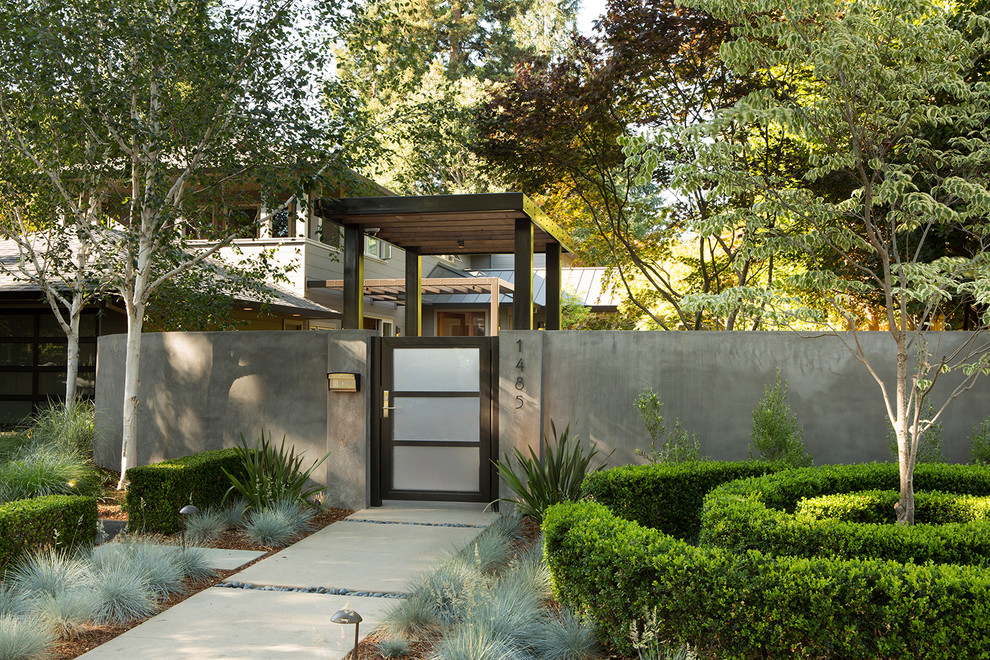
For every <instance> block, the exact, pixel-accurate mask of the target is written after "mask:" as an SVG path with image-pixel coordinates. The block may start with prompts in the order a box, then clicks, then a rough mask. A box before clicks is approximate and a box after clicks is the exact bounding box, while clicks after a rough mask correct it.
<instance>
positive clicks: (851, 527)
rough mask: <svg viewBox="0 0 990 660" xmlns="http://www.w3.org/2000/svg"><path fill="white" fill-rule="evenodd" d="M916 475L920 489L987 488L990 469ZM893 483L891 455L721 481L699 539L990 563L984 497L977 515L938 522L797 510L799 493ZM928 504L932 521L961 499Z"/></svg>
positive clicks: (976, 492) (740, 546) (794, 550)
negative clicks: (863, 519)
mask: <svg viewBox="0 0 990 660" xmlns="http://www.w3.org/2000/svg"><path fill="white" fill-rule="evenodd" d="M914 479H915V489H916V490H917V491H918V492H919V493H923V492H931V491H940V492H944V493H959V494H964V495H972V496H978V497H979V498H984V497H986V496H990V473H988V472H987V470H986V469H985V468H982V467H975V466H967V465H919V466H918V467H917V468H916V471H915V477H914ZM898 489H899V477H898V466H897V465H893V464H890V463H887V464H877V463H869V464H863V465H836V466H825V467H819V468H804V469H800V470H792V471H788V472H781V473H778V474H771V475H767V476H764V477H760V478H754V479H747V480H742V481H736V482H732V483H728V484H724V485H722V486H719V487H718V488H715V489H714V490H712V492H711V493H709V494H708V496H707V497H706V498H705V502H704V508H703V510H702V528H701V538H700V542H701V544H702V545H715V546H719V547H722V548H726V549H729V550H731V551H733V552H736V553H741V554H742V553H745V552H747V551H748V550H759V551H761V552H765V553H768V554H772V555H792V556H801V557H808V558H815V557H820V556H823V555H833V556H835V557H841V558H849V559H863V560H865V559H885V560H892V561H898V562H914V563H918V564H920V563H923V562H928V561H930V562H934V563H936V564H967V565H974V566H990V524H987V523H986V522H984V521H982V520H981V518H982V516H983V514H982V510H983V507H985V504H984V503H981V502H979V501H978V500H976V499H973V500H969V502H970V503H971V504H972V507H973V508H974V509H975V511H976V512H979V513H978V516H977V517H976V520H975V521H974V522H965V523H945V524H941V525H934V524H930V525H913V526H905V525H875V524H874V525H864V524H857V523H852V522H844V521H843V520H839V519H823V520H815V519H812V518H810V517H805V516H801V515H795V513H794V512H795V511H797V509H798V504H799V502H800V501H801V500H802V499H808V498H817V497H821V496H824V495H832V494H838V493H857V492H860V491H864V490H898ZM931 507H932V509H933V517H934V520H933V522H935V521H938V520H941V519H950V516H951V515H953V514H952V510H953V509H955V510H956V511H959V510H960V509H961V508H965V507H966V500H965V499H964V500H961V501H960V503H959V505H958V506H955V507H953V506H950V505H948V504H945V502H944V500H943V501H942V502H939V501H938V498H937V497H936V499H935V502H934V503H933V504H932V505H931Z"/></svg>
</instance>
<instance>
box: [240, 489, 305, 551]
mask: <svg viewBox="0 0 990 660" xmlns="http://www.w3.org/2000/svg"><path fill="white" fill-rule="evenodd" d="M313 515H314V511H313V510H312V508H310V507H309V505H302V504H299V502H298V501H296V500H282V501H280V502H274V503H272V504H268V505H265V506H262V507H260V508H258V509H255V510H252V511H250V512H249V513H248V517H247V522H246V523H245V524H244V534H245V535H246V536H247V537H248V538H249V539H251V540H252V541H254V542H255V543H258V544H260V545H263V546H266V547H270V548H280V547H283V546H286V545H288V544H289V543H290V542H291V541H292V540H294V539H296V538H297V537H299V536H300V535H301V534H303V533H304V532H306V531H308V530H309V529H310V521H311V520H312V519H313Z"/></svg>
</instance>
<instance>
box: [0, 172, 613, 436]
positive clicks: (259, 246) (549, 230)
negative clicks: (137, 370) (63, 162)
mask: <svg viewBox="0 0 990 660" xmlns="http://www.w3.org/2000/svg"><path fill="white" fill-rule="evenodd" d="M338 192H340V191H338ZM378 192H380V191H378ZM368 200H377V201H373V202H372V203H375V204H378V205H379V206H381V207H382V208H383V209H384V210H385V211H386V213H382V214H375V213H373V212H370V211H369V207H368V203H369V202H368ZM383 200H384V201H383ZM348 204H350V205H351V206H352V207H353V208H350V209H347V208H343V211H342V210H341V209H342V206H343V207H346V206H347V205H348ZM383 204H384V206H382V205H383ZM450 204H455V205H464V204H466V205H467V206H466V207H465V208H454V207H450V208H446V207H445V206H444V205H450ZM306 206H307V210H305V211H303V210H301V209H300V208H297V207H294V206H290V207H289V208H288V209H286V210H283V211H281V212H278V213H274V214H268V213H267V212H266V210H265V208H264V207H263V206H261V205H258V206H255V207H252V206H245V207H244V208H243V209H241V211H242V214H243V215H244V216H245V218H248V217H249V216H250V218H251V222H250V223H247V222H246V226H250V227H251V229H250V230H249V231H246V232H245V235H244V237H242V238H238V239H235V240H234V241H233V245H232V246H230V247H228V248H224V249H222V250H221V251H220V257H221V258H224V257H226V258H227V259H231V258H233V257H234V255H235V253H236V252H239V253H240V254H241V255H243V256H246V257H250V256H252V255H257V254H259V253H260V252H262V251H273V254H274V259H275V261H276V263H279V264H284V265H285V270H286V271H287V277H288V282H283V283H279V284H269V285H268V289H269V294H270V297H271V301H270V302H269V303H268V304H266V305H263V304H262V303H261V301H259V300H257V299H252V298H251V297H250V296H239V297H238V298H237V299H235V301H234V304H235V309H234V314H233V315H234V317H235V318H236V320H237V321H238V322H239V323H240V325H239V329H242V330H332V329H341V328H348V327H353V328H362V329H368V330H375V331H377V332H378V333H379V334H380V335H382V336H386V337H389V336H399V335H403V336H490V335H496V334H498V330H499V328H511V327H520V324H519V323H517V321H520V320H521V321H524V322H523V323H522V325H525V324H526V323H529V324H530V325H529V326H528V327H534V328H535V327H551V328H555V327H559V300H560V298H559V296H560V293H559V291H560V288H561V283H562V282H564V283H566V282H571V283H573V284H572V286H574V287H575V288H573V289H572V294H579V295H580V297H581V298H582V299H583V300H592V299H594V300H595V301H596V302H597V303H598V304H599V307H600V308H601V309H614V306H615V305H616V304H617V303H616V301H614V300H613V299H612V297H611V296H608V295H607V294H604V295H603V293H602V289H601V282H602V277H601V274H602V272H603V269H571V268H569V266H570V265H571V261H572V260H571V259H570V258H569V256H568V255H567V254H566V250H565V251H561V250H560V245H561V242H563V243H567V244H569V238H568V237H566V235H564V234H563V233H562V232H560V231H559V229H558V228H556V226H555V225H553V223H552V222H550V221H549V219H547V218H546V217H545V216H543V215H542V211H539V210H538V209H537V208H536V207H535V205H533V204H532V202H530V201H529V200H528V198H526V197H525V196H524V195H521V194H519V193H507V194H499V195H470V196H456V197H454V196H450V197H442V196H439V197H433V198H401V197H394V196H387V197H377V198H332V199H329V200H321V201H320V202H318V203H313V204H309V205H306ZM496 207H497V208H496ZM501 207H506V208H501ZM516 207H518V208H516ZM412 208H415V209H416V213H412V212H410V210H409V209H412ZM451 208H453V209H454V211H451V210H450V209H451ZM431 209H432V210H431ZM513 209H515V210H513ZM437 218H440V219H439V220H438V219H437ZM506 223H508V224H509V225H510V228H509V229H508V230H506V229H505V227H506ZM530 223H532V224H530ZM378 225H381V226H378ZM524 225H525V226H527V227H529V230H528V231H529V233H530V235H535V236H536V241H537V242H538V243H539V244H538V246H537V247H538V248H542V249H544V250H547V253H546V254H539V253H537V254H533V246H532V245H530V248H529V249H530V251H529V253H528V255H526V256H524V258H523V259H522V261H523V262H526V263H523V264H521V267H520V264H517V259H516V258H515V257H513V256H510V255H506V254H497V253H493V251H495V250H501V251H502V252H504V251H506V246H511V247H512V248H516V247H517V246H516V245H515V243H516V242H517V239H518V236H517V234H518V233H519V232H518V231H516V229H514V228H516V227H521V226H524ZM534 228H535V229H534ZM534 232H535V234H534ZM554 234H556V236H554ZM522 235H525V233H523V234H522ZM386 239H389V240H386ZM558 239H559V240H558ZM348 240H352V241H355V243H357V244H358V245H359V246H360V250H359V254H357V255H354V254H352V255H350V257H348V252H347V241H348ZM532 240H533V239H532V238H531V242H532ZM208 244H209V241H206V240H203V241H196V240H193V241H192V242H191V246H192V247H193V248H195V247H196V246H197V245H204V246H206V245H208ZM400 246H401V247H400ZM548 246H549V247H548ZM562 252H563V255H562ZM548 255H549V257H548ZM17 259H18V253H17V248H16V245H15V244H14V242H13V241H0V266H2V268H0V426H10V425H11V424H15V423H16V422H18V421H19V420H21V419H23V418H24V417H25V416H26V415H28V414H30V413H31V411H32V410H33V409H36V408H37V407H39V406H43V405H46V404H47V403H48V402H49V401H50V400H53V399H58V398H59V397H61V396H62V395H63V393H64V388H65V353H66V351H65V345H66V340H65V336H64V334H63V333H62V331H61V328H60V327H59V326H58V324H57V322H56V321H55V318H54V316H53V315H52V314H51V312H50V311H49V308H48V306H47V304H46V303H45V302H44V300H43V298H42V296H41V291H40V289H39V288H38V287H37V286H36V285H33V284H31V283H30V282H27V281H24V280H23V278H21V277H18V276H17V275H16V266H17ZM349 259H350V261H352V262H358V261H359V262H360V267H359V270H360V271H361V280H362V283H361V285H360V291H361V292H362V294H361V296H360V300H359V304H357V305H354V304H353V301H352V304H351V305H350V306H351V307H352V308H353V307H355V306H356V307H357V308H358V309H359V312H357V313H356V314H355V313H354V311H353V309H351V310H350V312H351V313H350V314H349V313H348V312H349V310H348V300H347V298H348V296H347V294H346V291H345V290H346V285H347V283H348V280H349V277H348V265H349V264H348V260H349ZM548 262H551V263H550V266H549V268H548ZM351 265H352V266H353V264H351ZM565 266H566V268H565ZM353 270H354V268H352V269H351V271H352V272H353ZM554 272H556V275H554ZM422 273H426V274H427V275H426V277H425V278H423V277H422V276H421V275H422ZM520 273H526V275H525V276H524V277H520V275H519V274H520ZM548 273H549V274H548ZM561 273H563V275H562V274H561ZM411 274H412V277H413V279H410V275H411ZM417 279H418V280H419V282H420V283H419V286H418V287H417V286H416V285H415V284H412V285H410V284H409V283H410V282H411V281H412V282H415V281H416V280H417ZM551 280H553V281H554V283H550V284H548V283H549V282H550V281H551ZM520 281H525V284H526V286H521V287H519V286H517V283H518V282H520ZM596 286H597V288H598V290H597V291H595V290H594V289H595V288H596ZM554 288H556V291H557V293H556V303H554V295H553V293H552V291H551V290H552V289H554ZM409 290H414V291H415V293H414V297H413V298H412V300H415V301H417V302H418V303H419V304H418V305H416V304H409V299H410V297H409V296H408V295H407V291H409ZM525 300H529V301H531V303H532V304H530V305H526V303H525V302H524V301H525ZM548 300H549V303H548ZM554 304H556V308H557V310H558V311H557V317H556V320H554V318H553V314H552V313H550V314H548V309H550V308H552V307H553V306H554ZM527 306H528V307H529V310H530V313H529V315H528V318H524V317H526V316H527V315H526V308H527ZM413 308H415V313H414V314H412V313H410V312H411V310H413ZM534 308H535V312H534V311H532V310H534ZM555 324H558V325H555ZM148 329H149V330H154V329H155V328H154V327H149V328H148ZM122 332H126V317H125V315H124V313H123V310H122V309H121V305H120V304H119V303H118V302H115V301H114V300H113V298H112V297H111V298H108V299H105V300H101V301H99V302H98V303H95V304H93V305H90V306H89V307H88V308H87V309H86V310H85V311H84V314H83V324H82V332H81V338H80V345H81V361H80V365H79V380H78V386H79V388H80V392H81V393H82V394H83V395H84V396H91V395H92V393H93V391H94V387H95V370H96V340H97V337H99V336H102V335H107V334H116V333H122Z"/></svg>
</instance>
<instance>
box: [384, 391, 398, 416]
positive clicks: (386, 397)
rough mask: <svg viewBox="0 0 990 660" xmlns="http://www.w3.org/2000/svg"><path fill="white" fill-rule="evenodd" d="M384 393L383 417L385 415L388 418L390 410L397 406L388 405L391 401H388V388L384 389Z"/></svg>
mask: <svg viewBox="0 0 990 660" xmlns="http://www.w3.org/2000/svg"><path fill="white" fill-rule="evenodd" d="M382 394H383V396H382V417H384V418H385V419H388V411H389V410H395V406H391V407H390V406H389V405H388V403H389V402H388V394H389V392H388V390H384V391H383V392H382Z"/></svg>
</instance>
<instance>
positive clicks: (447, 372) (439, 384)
mask: <svg viewBox="0 0 990 660" xmlns="http://www.w3.org/2000/svg"><path fill="white" fill-rule="evenodd" d="M478 353H479V349H477V348H396V349H395V352H394V357H393V361H392V364H393V366H394V368H395V373H394V376H395V382H394V383H393V386H394V389H396V390H398V391H406V392H410V391H412V392H477V391H478V381H479V371H478V370H479V368H480V366H479V359H478Z"/></svg>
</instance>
